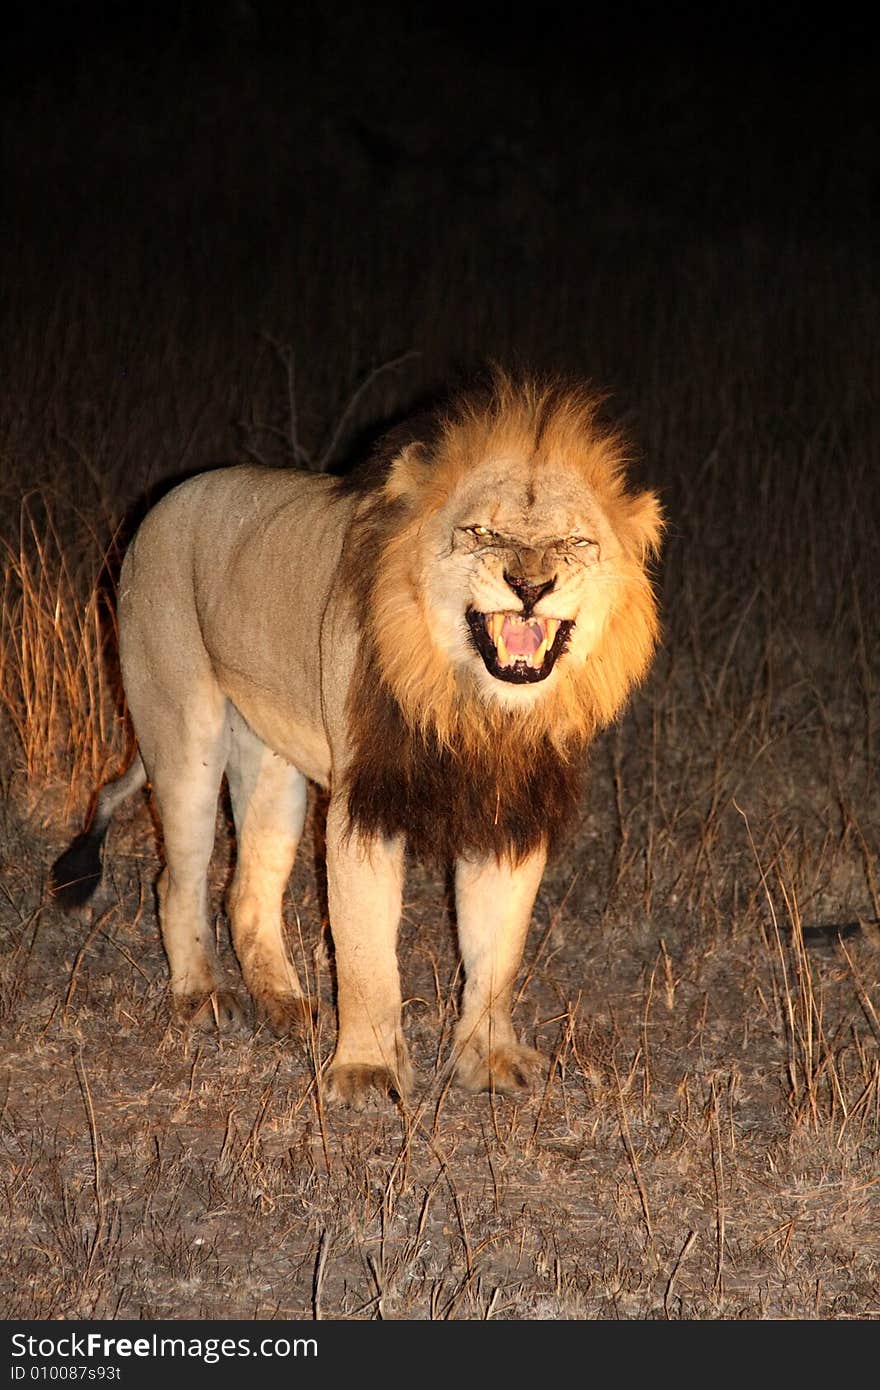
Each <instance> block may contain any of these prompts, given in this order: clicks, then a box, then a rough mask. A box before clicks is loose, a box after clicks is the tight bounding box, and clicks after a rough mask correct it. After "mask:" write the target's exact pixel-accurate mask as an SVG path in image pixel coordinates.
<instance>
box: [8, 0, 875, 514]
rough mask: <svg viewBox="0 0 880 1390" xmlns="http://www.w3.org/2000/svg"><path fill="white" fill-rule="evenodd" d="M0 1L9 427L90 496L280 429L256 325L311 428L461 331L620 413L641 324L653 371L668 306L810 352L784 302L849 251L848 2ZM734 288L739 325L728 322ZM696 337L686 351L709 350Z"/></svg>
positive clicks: (280, 406) (436, 362) (37, 465)
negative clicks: (84, 470)
mask: <svg viewBox="0 0 880 1390" xmlns="http://www.w3.org/2000/svg"><path fill="white" fill-rule="evenodd" d="M14 14H15V17H14V19H13V21H12V23H11V26H10V28H9V30H8V31H7V38H6V42H5V45H4V51H5V58H4V60H3V74H2V85H3V91H4V106H5V121H4V136H3V188H4V194H5V196H4V205H5V213H4V218H3V229H2V253H3V264H4V275H3V280H4V284H5V290H4V294H3V299H4V309H5V311H6V314H5V317H6V324H7V327H6V333H5V349H6V356H7V360H6V362H5V363H4V364H0V365H3V366H4V373H3V375H4V378H5V382H6V393H7V394H6V400H7V410H6V412H5V413H6V444H7V454H8V456H9V457H10V458H12V457H14V458H15V459H16V463H15V467H16V470H17V471H20V470H21V469H22V468H25V470H26V471H28V470H29V471H30V473H31V474H33V473H34V472H36V474H39V473H40V471H41V468H42V467H43V465H47V460H48V459H49V458H50V457H51V458H52V460H53V462H54V463H57V462H58V460H59V458H60V459H62V460H64V464H65V470H66V471H69V470H70V468H71V467H79V465H80V464H81V461H82V457H83V456H84V455H85V456H87V457H88V460H89V469H90V471H91V472H93V473H94V474H95V475H96V477H97V478H99V479H101V480H103V483H102V484H96V486H98V490H99V491H101V492H105V493H106V494H107V495H106V496H105V497H104V498H103V500H104V501H109V500H110V498H111V496H112V495H113V494H114V493H120V492H121V493H123V494H128V493H129V492H131V491H132V489H133V488H134V486H135V485H136V484H142V483H144V482H145V481H146V482H150V481H152V480H154V479H155V477H156V476H163V475H166V474H169V473H172V472H177V471H186V468H187V467H194V466H196V464H198V463H200V462H204V461H205V460H206V459H207V458H208V457H209V456H211V457H213V456H215V455H217V456H223V457H229V456H232V455H237V454H238V453H240V452H241V450H242V449H244V450H245V451H246V452H247V451H251V452H253V451H254V450H256V451H257V452H258V453H259V455H260V456H261V457H266V458H267V459H270V460H276V459H277V460H278V461H283V460H285V459H286V458H289V456H290V453H291V449H290V439H289V436H290V429H289V416H288V412H287V396H286V380H285V370H284V363H283V361H282V360H281V356H282V355H283V354H281V351H280V350H281V349H282V348H284V349H287V350H289V351H290V352H293V353H295V357H296V383H295V384H296V396H297V405H298V429H299V431H300V436H301V439H302V441H303V443H304V446H305V447H307V448H308V449H310V450H311V451H312V452H313V453H315V454H317V453H320V446H321V441H322V440H323V441H326V439H327V437H328V435H329V433H330V432H331V427H332V425H333V423H334V422H336V421H338V419H339V417H340V413H341V411H342V410H343V408H344V405H345V403H346V401H347V400H348V399H349V398H350V396H351V393H352V391H353V389H354V388H355V387H356V386H357V384H358V383H359V382H361V381H362V380H363V379H364V376H365V375H366V374H367V373H369V371H370V370H371V369H372V368H374V367H375V366H377V365H379V364H381V363H382V362H385V361H387V360H389V359H391V358H395V357H396V356H398V355H399V354H401V353H406V352H411V353H414V354H418V356H417V357H414V358H412V359H410V360H409V361H408V362H407V363H406V364H404V366H402V367H401V368H400V369H399V370H396V371H394V372H391V373H388V374H386V376H385V377H384V379H383V381H382V382H377V389H374V390H371V391H370V392H368V393H365V395H364V397H363V399H362V402H361V408H360V409H359V411H357V412H355V416H354V418H353V420H352V421H351V422H350V423H352V424H353V425H357V424H364V423H366V424H371V423H374V422H380V421H381V419H382V418H383V417H384V416H386V415H392V414H394V413H396V412H397V411H398V410H400V409H402V408H406V406H407V405H408V404H409V402H410V401H411V400H415V399H416V398H418V397H419V396H420V395H421V394H423V393H424V392H425V391H426V390H428V391H430V390H433V389H434V388H435V387H436V386H438V385H440V384H441V383H443V382H445V381H447V380H449V378H450V376H452V375H454V374H456V373H459V372H462V371H464V372H465V373H466V372H467V371H468V370H469V369H470V368H471V367H473V366H474V365H476V364H478V363H480V362H482V361H484V360H485V359H486V358H488V357H500V358H501V359H502V360H504V361H508V362H514V363H522V364H525V365H528V366H529V367H534V368H545V367H549V368H558V367H561V368H564V369H565V370H567V371H570V372H574V373H576V374H585V375H587V376H590V377H593V378H595V379H597V380H598V381H599V382H600V383H601V384H602V385H608V386H611V387H612V388H613V393H614V399H615V400H616V402H617V406H616V409H617V412H618V413H622V414H624V415H630V414H632V412H633V411H635V412H636V416H638V413H639V411H640V409H641V406H642V405H643V404H644V402H645V397H646V393H647V392H648V388H649V380H650V379H652V378H653V377H654V376H655V375H656V373H657V372H659V371H661V370H662V367H663V364H662V363H661V362H660V361H658V360H657V354H656V351H655V349H654V347H653V343H654V342H656V340H657V337H658V334H659V337H660V339H661V340H663V338H664V334H667V333H668V336H669V342H668V348H669V358H670V360H669V362H668V369H669V371H670V372H671V373H672V374H673V375H674V374H675V372H676V370H677V368H676V366H675V364H674V361H673V360H672V359H674V358H675V357H676V356H677V353H678V347H677V346H676V344H675V343H674V342H673V341H672V338H674V337H675V338H678V339H681V336H682V333H685V334H686V333H687V331H688V330H687V328H686V327H684V326H683V325H682V324H679V323H678V322H677V321H676V317H677V313H678V309H677V306H679V305H681V304H682V303H684V302H685V301H687V303H688V305H689V311H688V314H687V315H684V317H686V318H689V320H690V321H691V322H693V321H694V320H695V319H698V318H700V315H701V313H704V314H705V315H706V319H707V323H708V324H709V325H714V326H715V327H716V329H717V333H718V335H720V336H721V337H723V336H724V335H725V334H726V335H727V340H728V346H730V345H731V344H734V342H736V343H737V346H736V349H735V350H736V353H737V355H738V356H741V357H742V358H743V360H742V363H741V368H742V371H746V372H747V371H748V364H747V362H746V360H745V356H744V354H748V352H749V351H750V349H749V345H748V341H747V340H748V339H749V338H751V339H752V348H751V352H752V359H751V360H752V361H753V362H757V357H756V356H755V353H756V352H757V351H758V350H759V349H760V350H761V351H762V352H764V353H767V352H769V353H770V354H771V355H772V356H773V357H774V358H776V359H778V358H779V357H781V356H784V355H785V354H786V353H790V352H792V351H798V352H800V353H802V354H804V353H806V354H809V352H810V351H811V345H810V342H809V334H807V336H806V337H804V336H803V333H801V340H793V338H792V334H793V332H794V333H796V332H797V331H798V330H797V329H796V327H795V325H794V324H793V322H792V321H791V316H792V313H793V312H794V313H795V314H797V313H798V312H799V314H800V320H801V323H802V322H803V319H804V317H805V316H806V317H809V313H810V301H811V297H815V299H816V301H817V306H818V305H819V301H822V305H824V308H825V309H827V307H828V296H827V293H826V292H825V288H824V286H822V285H819V286H818V287H817V286H816V284H815V281H816V279H817V278H820V279H821V278H822V276H823V275H824V276H825V277H826V278H827V277H828V276H829V275H830V276H832V277H833V275H834V274H835V273H836V271H835V270H834V268H833V267H834V265H835V263H836V262H837V261H840V260H841V259H845V260H846V262H847V264H848V265H849V266H851V267H854V266H855V265H856V263H858V266H859V267H861V269H859V270H853V273H854V274H861V273H865V274H867V273H870V267H871V266H872V263H873V246H874V237H875V233H876V212H877V193H878V181H877V167H876V149H877V146H876V109H877V103H876V99H875V92H874V77H875V75H876V67H875V48H874V45H873V40H872V35H871V33H870V31H869V29H868V26H867V22H866V21H865V22H859V21H857V20H856V19H855V18H854V17H853V15H852V14H848V13H847V12H846V11H840V12H838V11H833V10H825V11H823V12H822V17H821V20H820V19H819V18H808V17H806V16H805V14H804V13H803V12H802V10H801V7H799V6H795V5H777V6H772V7H755V8H752V7H749V6H725V7H718V8H717V9H715V8H713V7H711V6H709V7H701V8H699V9H696V10H691V9H689V8H688V7H687V6H676V5H668V6H664V7H655V6H646V7H637V6H635V7H633V6H626V7H621V6H598V7H594V8H586V9H584V8H583V7H574V6H564V5H553V4H551V5H545V6H542V7H541V8H540V9H539V10H535V11H530V12H525V13H519V14H517V16H516V17H513V15H512V13H511V8H510V7H508V6H505V5H500V4H488V5H481V6H479V7H476V6H474V7H468V9H467V10H464V9H462V10H455V9H454V8H453V9H452V10H450V9H448V8H447V7H445V6H444V7H440V6H435V5H429V4H421V3H414V4H408V5H405V4H400V5H397V6H393V7H392V6H366V5H364V6H350V5H349V6H345V5H343V6H327V5H317V4H310V3H308V4H299V5H293V6H284V5H276V4H272V3H266V0H251V3H248V2H247V0H221V3H217V4H201V3H196V4H181V5H171V4H160V5H152V6H149V7H138V6H135V7H132V6H130V5H122V4H119V5H106V6H94V5H75V4H70V5H57V6H23V5H20V6H18V7H14ZM856 295H857V297H858V292H856ZM781 296H785V298H786V306H787V307H786V310H785V315H784V317H785V318H786V323H785V324H784V325H783V324H782V323H781V320H780V318H779V314H778V313H777V310H778V306H779V303H780V298H781ZM744 297H746V298H749V297H751V298H753V299H754V300H755V301H756V304H755V305H753V306H752V308H755V307H757V308H758V311H759V313H760V317H761V320H762V322H761V324H760V325H755V324H754V320H753V319H752V320H751V322H752V328H751V329H747V328H745V327H744V326H743V328H742V329H741V330H740V329H738V328H737V324H736V320H737V318H738V316H740V315H742V313H743V300H744ZM798 306H799V308H798ZM817 312H818V313H819V314H820V316H821V313H822V312H823V309H822V308H821V306H820V307H817ZM774 323H775V324H776V329H774ZM777 330H778V333H779V341H778V342H774V343H773V344H772V345H769V346H768V344H767V343H766V341H763V340H765V339H766V335H767V333H768V332H771V333H773V332H775V331H777ZM705 332H706V329H705V328H704V326H703V325H702V324H700V326H699V328H698V330H697V333H698V336H699V337H700V339H701V342H700V347H699V349H696V348H695V345H694V344H690V345H685V346H686V350H687V351H690V352H691V354H693V353H694V352H695V351H696V352H697V353H698V355H699V356H705V354H706V353H707V352H708V353H710V354H711V353H712V352H713V351H715V350H716V347H717V345H713V344H712V343H711V342H708V341H705ZM817 332H818V334H819V336H820V337H821V336H825V334H824V330H817ZM738 333H741V334H742V341H741V342H740V341H739V339H738V338H737V334H738ZM758 338H761V339H762V342H761V343H760V344H759V343H758V342H757V339H758ZM647 339H650V341H651V343H652V347H651V348H650V350H649V352H648V353H646V352H645V350H644V349H643V347H642V346H641V344H642V343H644V342H645V340H647ZM272 340H274V345H273V341H272ZM679 346H680V344H679ZM681 370H686V368H685V367H684V366H682V367H681ZM62 378H63V379H64V389H63V391H62V390H59V383H60V381H61V379H62ZM698 413H699V412H698ZM255 420H256V421H257V422H258V424H259V425H260V426H261V427H262V425H264V424H266V423H269V424H274V426H275V428H276V429H280V430H281V431H282V433H283V434H285V435H286V436H287V440H286V442H285V440H284V439H283V438H282V437H281V435H278V434H273V433H272V431H271V430H264V429H262V428H259V429H257V430H256V431H255V430H254V428H253V424H254V421H255ZM242 422H244V423H242ZM634 423H635V427H636V433H637V434H640V435H641V436H642V442H643V443H645V444H648V446H649V447H654V448H656V447H657V446H658V445H659V443H660V441H658V440H656V439H649V438H645V437H644V436H645V432H646V431H645V427H644V426H643V425H641V424H640V422H639V419H638V418H636V419H635V421H634ZM693 423H694V427H695V429H697V430H698V431H699V429H700V421H699V419H697V418H695V419H694V422H693ZM150 424H152V427H153V428H152V431H150V429H149V426H150ZM707 428H709V423H708V422H707ZM348 435H349V438H351V437H354V435H353V434H352V432H351V431H349V432H348ZM65 439H66V440H67V441H68V442H67V443H66V444H65V443H64V442H63V440H65ZM35 441H38V447H35ZM344 443H345V441H343V444H344ZM147 455H149V456H150V457H149V458H148V457H147ZM25 456H27V459H26V462H25ZM47 466H48V465H47ZM55 476H56V477H57V469H55Z"/></svg>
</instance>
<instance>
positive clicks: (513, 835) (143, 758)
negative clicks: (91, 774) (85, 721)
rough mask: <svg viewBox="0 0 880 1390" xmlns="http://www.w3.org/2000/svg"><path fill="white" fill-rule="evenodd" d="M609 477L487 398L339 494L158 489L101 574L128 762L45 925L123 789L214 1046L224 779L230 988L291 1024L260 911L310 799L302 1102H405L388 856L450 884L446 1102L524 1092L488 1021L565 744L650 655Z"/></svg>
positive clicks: (651, 635) (509, 391)
mask: <svg viewBox="0 0 880 1390" xmlns="http://www.w3.org/2000/svg"><path fill="white" fill-rule="evenodd" d="M625 464H626V453H625V449H624V445H623V443H622V441H621V438H620V437H619V435H618V434H617V433H615V432H613V431H611V430H609V429H608V428H606V427H603V426H601V425H600V424H599V420H598V402H597V399H596V398H595V397H594V396H593V395H592V394H591V392H590V391H589V390H588V389H587V388H585V387H584V386H582V385H577V384H576V385H565V384H560V383H558V382H549V383H547V382H544V383H542V382H539V381H537V380H535V379H514V378H512V377H510V376H508V375H505V374H504V373H502V372H500V371H499V372H496V374H495V375H494V377H493V378H492V380H491V383H490V384H489V385H488V386H484V387H482V388H481V389H479V390H471V391H469V392H465V393H463V394H461V395H460V396H458V397H456V398H454V399H453V401H452V403H451V404H448V405H447V406H446V407H445V408H442V409H440V410H437V411H435V412H433V413H432V414H429V415H427V416H425V417H424V418H422V419H419V420H417V421H416V422H414V423H413V424H412V425H410V426H409V427H407V428H406V429H404V430H400V429H398V430H397V431H396V432H392V434H391V435H390V436H388V437H387V438H386V440H385V442H384V443H383V444H382V445H381V446H380V447H379V448H378V450H376V451H375V452H374V454H373V456H372V457H371V459H370V460H369V461H368V463H367V465H366V466H362V467H361V468H360V469H357V470H355V471H354V472H353V473H352V474H351V475H349V476H345V477H331V476H327V475H316V474H311V475H310V474H305V473H302V472H299V471H292V470H289V471H288V470H279V469H272V468H262V467H251V466H236V467H227V468H221V469H218V470H217V471H214V472H207V473H202V474H200V475H198V476H196V477H193V478H191V479H189V480H188V481H186V482H184V483H182V484H181V485H179V486H178V487H176V488H175V489H174V490H173V491H171V492H170V493H169V494H168V495H167V496H165V497H164V498H163V500H161V501H160V502H159V503H158V504H157V505H156V506H155V507H154V508H153V509H152V510H151V511H150V512H149V513H148V514H147V516H146V519H145V520H144V521H143V523H142V525H141V526H140V529H139V530H138V531H137V533H136V535H135V537H134V540H133V542H132V544H131V546H130V548H129V550H128V552H127V554H126V557H125V561H124V563H123V567H122V571H121V576H120V583H119V601H118V618H119V651H120V659H121V667H122V675H123V681H124V687H125V694H126V699H127V702H128V707H129V710H130V713H131V719H132V722H133V726H134V731H135V735H136V739H137V747H138V752H137V755H136V758H135V761H134V762H133V763H132V765H131V767H130V769H129V771H128V772H127V773H126V774H125V775H124V776H123V777H122V778H120V779H119V780H118V781H117V782H114V783H111V784H110V785H109V786H108V787H105V788H104V790H103V791H102V792H101V793H100V795H99V797H98V801H97V810H96V813H95V815H94V818H93V821H92V824H91V827H90V828H89V829H88V830H87V831H86V832H85V833H84V834H83V835H81V836H80V837H79V839H78V840H77V841H75V842H74V845H73V846H72V848H71V850H69V851H68V852H67V854H66V855H63V856H62V857H61V859H60V860H59V861H58V863H57V865H56V867H55V884H56V891H57V892H58V895H59V896H60V898H61V899H62V901H64V902H65V903H67V904H70V903H73V902H77V901H81V900H82V899H83V898H84V897H85V896H86V895H87V894H88V893H89V892H90V891H91V890H92V889H93V888H94V887H95V885H96V884H97V882H98V879H99V876H100V872H101V852H102V843H103V839H104V835H105V833H106V829H107V825H108V823H109V820H110V817H111V815H112V813H113V811H114V809H115V808H116V807H117V806H118V805H119V803H120V802H121V800H122V799H123V798H124V797H126V796H128V795H130V794H131V793H132V792H134V791H135V790H137V789H138V788H140V787H141V786H143V785H144V784H145V783H146V782H147V781H149V783H150V785H151V787H152V794H153V797H154V799H155V805H156V808H157V812H158V817H159V820H160V822H161V827H162V833H163V840H164V859H165V863H164V868H163V869H162V872H161V874H160V877H159V881H158V903H159V917H160V926H161V933H162V941H163V944H164V948H165V952H166V955H167V958H168V962H169V966H170V976H171V992H172V998H173V1001H174V1004H175V1006H176V1009H177V1011H178V1012H179V1013H180V1014H181V1015H182V1016H183V1017H184V1018H189V1019H196V1020H202V1021H204V1020H207V1021H208V1022H209V1023H210V1022H211V1021H214V1022H216V1024H217V1025H218V1026H221V1027H222V1026H226V1025H229V1024H237V1023H240V1022H242V1021H243V1019H244V1011H243V1007H242V1003H241V1001H240V999H239V997H238V995H237V994H236V993H235V992H234V991H232V990H230V989H228V988H226V987H225V986H224V983H223V977H222V974H221V969H220V964H219V961H218V957H217V954H216V950H215V945H214V934H213V931H212V928H211V919H210V916H209V912H208V901H207V868H208V862H209V859H210V856H211V852H212V848H213V842H214V833H215V821H216V810H217V800H218V794H219V792H220V788H221V782H222V779H223V777H224V775H225V777H226V780H227V783H228V788H229V794H230V800H231V805H232V814H233V819H234V823H235V832H236V841H237V856H236V865H235V870H234V875H233V878H232V882H231V886H230V889H229V893H228V904H227V905H228V916H229V921H230V925H231V933H232V942H233V945H234V948H235V952H236V955H237V958H238V961H239V964H240V967H241V972H242V976H243V979H244V983H245V984H246V986H247V989H248V990H249V992H250V995H251V996H252V999H253V1001H254V1004H255V1006H256V1012H257V1017H258V1019H260V1020H262V1021H265V1022H266V1023H268V1025H270V1026H271V1028H272V1029H273V1030H274V1031H275V1032H276V1033H279V1034H284V1033H286V1032H288V1031H289V1030H290V1029H292V1028H295V1027H301V1026H302V1025H303V1023H304V1022H307V1021H308V1018H309V1017H310V1009H309V1006H308V1003H307V1001H306V999H305V998H304V995H303V991H302V988H301V985H300V981H299V979H298V977H297V972H296V970H295V968H294V965H293V963H292V961H291V959H290V957H289V955H288V952H287V950H286V948H285V941H284V928H283V922H282V896H283V893H284V889H285V885H286V883H287V881H288V877H289V875H290V872H291V868H292V865H293V861H294V856H295V853H296V849H297V844H298V842H299V840H300V837H301V834H302V830H303V824H304V819H305V814H306V793H307V783H308V781H310V780H311V781H313V782H315V783H317V784H318V786H320V787H323V788H328V789H329V803H328V811H327V823H326V867H327V896H328V906H329V916H330V927H331V934H332V938H333V945H334V953H335V965H336V984H337V1011H338V1029H337V1037H336V1046H335V1052H334V1054H333V1057H332V1061H331V1063H330V1066H329V1072H328V1076H327V1086H328V1091H329V1095H330V1096H331V1097H332V1098H334V1099H336V1100H339V1101H342V1102H347V1103H349V1104H352V1105H355V1106H358V1107H359V1106H361V1105H362V1104H363V1103H364V1101H365V1099H366V1098H367V1097H368V1096H369V1095H370V1094H371V1093H374V1092H377V1091H378V1092H380V1093H385V1094H386V1095H390V1096H392V1097H395V1098H397V1099H405V1098H406V1097H407V1096H408V1095H409V1093H410V1091H411V1089H412V1086H413V1079H414V1078H413V1071H412V1068H411V1065H410V1062H409V1058H408V1053H407V1046H406V1041H405V1038H404V1035H403V1031H402V1026H401V987H400V977H399V971H398V961H397V949H396V938H397V930H398V922H399V919H400V915H401V896H402V885H403V875H404V855H405V850H406V849H407V848H409V850H410V851H412V852H413V853H415V854H416V855H420V856H423V857H425V858H427V859H429V860H431V861H434V862H436V863H447V864H450V863H451V864H452V865H453V866H454V882H455V904H456V918H457V929H458V939H459V946H460V952H461V957H462V962H463V967H464V988H463V994H462V999H461V1006H460V1012H459V1018H458V1022H457V1026H456V1028H455V1032H454V1037H453V1044H452V1054H451V1058H450V1066H451V1068H452V1071H453V1074H454V1078H455V1080H456V1081H457V1082H458V1083H460V1084H461V1085H462V1086H464V1087H465V1088H466V1089H467V1090H469V1091H483V1090H491V1091H499V1092H517V1091H521V1090H524V1089H527V1088H528V1087H529V1086H530V1085H531V1084H532V1083H533V1081H534V1079H535V1076H536V1074H538V1073H539V1070H540V1067H541V1065H542V1063H541V1058H540V1056H539V1054H538V1053H537V1052H535V1051H534V1050H533V1049H532V1048H530V1047H528V1046H526V1045H525V1044H523V1043H522V1042H521V1041H520V1040H519V1039H518V1037H517V1035H516V1033H515V1031H514V1027H513V1022H512V1019H511V997H512V992H513V986H514V981H515V978H516V975H517V971H518V969H519V966H520V963H521V959H522V955H523V950H524V944H525V940H526V934H527V931H528V928H529V924H530V920H531V914H532V908H533V904H534V901H535V896H536V893H537V890H538V887H539V884H540V882H541V878H542V875H543V871H544V866H545V862H546V859H547V855H548V851H549V850H550V848H551V846H552V845H553V844H554V843H555V842H557V841H558V838H559V836H560V833H561V831H562V830H563V829H564V827H565V826H566V824H567V823H568V822H570V820H571V817H572V815H573V813H574V812H575V810H576V808H577V807H578V805H579V802H580V796H581V780H582V771H583V765H584V760H585V753H586V750H587V748H588V746H589V744H590V742H591V740H592V739H593V738H594V736H595V734H596V732H597V730H599V729H601V728H602V727H603V726H604V725H607V724H608V723H609V722H610V721H611V720H613V719H614V718H615V716H616V715H617V714H618V712H619V711H620V710H621V708H622V706H623V704H624V702H625V700H626V698H627V696H628V694H629V692H630V691H631V690H632V688H633V687H634V685H635V684H636V683H637V682H638V681H640V680H641V679H642V677H643V676H644V675H645V673H646V672H647V670H648V668H649V665H650V663H651V659H652V656H653V653H654V650H655V647H656V643H657V639H658V615H657V605H656V601H655V596H654V593H653V590H652V585H651V582H650V578H649V573H648V564H649V560H650V558H651V557H652V556H654V555H655V554H656V553H657V551H658V547H659V543H660V539H661V533H662V528H663V519H662V514H661V508H660V505H659V502H658V499H657V497H656V495H655V494H654V493H653V492H650V491H638V492H633V491H628V490H627V484H626V480H625Z"/></svg>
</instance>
